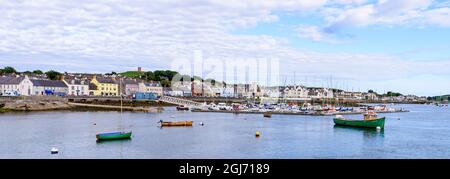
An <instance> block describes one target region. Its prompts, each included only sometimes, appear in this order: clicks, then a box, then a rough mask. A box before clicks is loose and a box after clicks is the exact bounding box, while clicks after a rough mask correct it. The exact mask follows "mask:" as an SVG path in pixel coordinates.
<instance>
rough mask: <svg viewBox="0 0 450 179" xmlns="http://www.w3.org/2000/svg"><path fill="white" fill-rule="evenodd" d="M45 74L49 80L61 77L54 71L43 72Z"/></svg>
mask: <svg viewBox="0 0 450 179" xmlns="http://www.w3.org/2000/svg"><path fill="white" fill-rule="evenodd" d="M45 74H46V75H47V77H48V78H49V79H50V80H58V79H59V77H60V76H61V73H59V72H57V71H54V70H50V71H47V72H45Z"/></svg>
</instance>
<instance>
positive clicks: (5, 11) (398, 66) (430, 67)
mask: <svg viewBox="0 0 450 179" xmlns="http://www.w3.org/2000/svg"><path fill="white" fill-rule="evenodd" d="M0 11H1V12H2V13H1V14H0V18H1V19H2V20H1V21H0V67H2V66H13V67H15V68H17V69H19V70H34V69H43V70H50V69H54V70H58V71H68V72H101V73H105V72H110V71H126V70H134V69H136V68H137V67H138V66H141V67H143V68H144V69H146V70H157V69H175V67H176V68H178V67H179V66H180V64H183V63H182V61H183V59H188V60H192V59H193V58H194V52H195V51H200V52H201V53H202V56H203V57H204V58H214V59H218V60H219V61H220V62H221V63H222V62H223V64H227V65H225V66H233V65H236V62H238V65H239V62H244V63H242V64H244V65H248V64H252V63H251V60H252V59H256V58H258V59H259V58H276V59H280V63H281V64H280V66H279V72H280V75H279V78H280V79H281V80H280V81H283V83H284V81H287V83H294V82H295V83H300V84H305V85H311V86H330V77H332V79H333V85H332V86H333V87H340V88H347V89H353V90H357V89H359V90H362V91H365V90H367V89H375V90H377V91H379V92H384V91H388V90H392V91H399V92H402V93H405V94H417V95H439V94H448V93H450V83H449V82H450V80H449V79H450V70H448V67H447V66H449V65H450V20H449V19H450V2H449V1H446V0H435V1H433V0H315V1H306V0H286V1H276V0H265V1H260V0H247V1H239V0H227V1H225V0H224V1H221V0H210V1H208V0H202V1H200V0H183V1H181V0H171V1H163V0H155V1H142V0H131V1H125V0H116V1H107V0H106V1H98V2H91V1H87V0H81V1H74V0H73V1H70V0H69V1H62V0H61V1H57V0H53V1H48V0H36V1H13V0H0ZM236 59H238V60H236ZM245 60H247V61H245ZM245 62H246V63H245ZM216 64H217V63H216ZM228 70H229V69H228ZM206 71H208V73H210V72H211V71H214V70H211V69H206ZM212 74H219V72H211V74H210V75H212ZM237 74H238V75H242V74H246V73H245V72H238V73H237ZM294 74H295V80H294ZM227 75H230V74H225V75H222V76H220V75H216V76H215V77H217V78H219V80H220V78H223V79H230V78H225V77H223V76H227ZM307 79H308V80H307ZM281 85H282V84H281Z"/></svg>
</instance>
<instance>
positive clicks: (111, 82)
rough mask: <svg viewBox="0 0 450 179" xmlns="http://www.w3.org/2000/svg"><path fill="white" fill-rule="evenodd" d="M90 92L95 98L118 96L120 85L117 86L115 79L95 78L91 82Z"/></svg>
mask: <svg viewBox="0 0 450 179" xmlns="http://www.w3.org/2000/svg"><path fill="white" fill-rule="evenodd" d="M91 86H92V87H91ZM89 90H90V94H91V95H94V96H118V95H119V84H117V82H116V80H115V79H114V78H105V77H97V76H94V78H93V79H92V80H91V85H90V87H89Z"/></svg>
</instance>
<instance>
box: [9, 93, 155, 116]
mask: <svg viewBox="0 0 450 179" xmlns="http://www.w3.org/2000/svg"><path fill="white" fill-rule="evenodd" d="M51 110H73V111H119V110H121V108H120V103H116V102H107V103H102V102H94V103H92V102H89V103H73V102H69V101H68V100H67V99H66V98H62V97H57V96H40V97H36V96H34V97H25V96H22V97H2V98H0V113H4V112H21V111H51ZM122 110H124V111H143V112H160V111H162V107H161V106H160V105H157V104H156V103H155V102H148V103H144V102H140V103H133V104H129V103H125V104H124V107H123V108H122Z"/></svg>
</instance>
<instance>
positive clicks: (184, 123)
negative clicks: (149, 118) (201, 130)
mask: <svg viewBox="0 0 450 179" xmlns="http://www.w3.org/2000/svg"><path fill="white" fill-rule="evenodd" d="M159 122H160V123H161V127H179V126H192V124H193V123H194V122H193V121H178V122H164V121H159Z"/></svg>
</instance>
